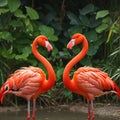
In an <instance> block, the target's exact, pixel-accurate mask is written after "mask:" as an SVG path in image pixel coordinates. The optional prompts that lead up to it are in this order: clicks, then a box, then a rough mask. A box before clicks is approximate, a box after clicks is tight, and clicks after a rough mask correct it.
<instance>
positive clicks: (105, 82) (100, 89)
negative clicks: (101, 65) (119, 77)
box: [73, 67, 114, 100]
mask: <svg viewBox="0 0 120 120" xmlns="http://www.w3.org/2000/svg"><path fill="white" fill-rule="evenodd" d="M73 79H74V80H75V82H76V85H77V86H78V89H79V94H82V95H83V96H85V97H87V99H91V100H93V99H94V97H98V96H101V95H104V94H107V93H109V92H111V91H112V90H114V83H113V81H112V80H111V78H110V77H109V76H108V75H107V73H105V72H102V71H101V70H100V69H98V68H92V67H81V68H79V69H78V70H77V71H76V72H75V73H74V76H73Z"/></svg>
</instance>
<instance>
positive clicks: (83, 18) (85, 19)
mask: <svg viewBox="0 0 120 120" xmlns="http://www.w3.org/2000/svg"><path fill="white" fill-rule="evenodd" d="M79 18H80V21H81V23H82V25H84V26H89V24H90V22H89V19H88V18H87V16H84V15H80V16H79Z"/></svg>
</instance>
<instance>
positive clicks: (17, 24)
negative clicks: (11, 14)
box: [10, 19, 23, 27]
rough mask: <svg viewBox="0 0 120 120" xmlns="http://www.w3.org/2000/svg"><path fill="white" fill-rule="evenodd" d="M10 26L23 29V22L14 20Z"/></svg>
mask: <svg viewBox="0 0 120 120" xmlns="http://www.w3.org/2000/svg"><path fill="white" fill-rule="evenodd" d="M10 25H11V26H13V27H22V26H23V23H22V21H20V20H19V19H18V20H12V21H11V22H10Z"/></svg>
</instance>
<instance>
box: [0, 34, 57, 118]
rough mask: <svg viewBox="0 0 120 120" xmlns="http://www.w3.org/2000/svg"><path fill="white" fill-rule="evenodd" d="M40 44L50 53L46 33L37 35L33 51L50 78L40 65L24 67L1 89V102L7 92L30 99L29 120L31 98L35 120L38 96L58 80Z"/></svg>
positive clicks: (50, 48) (50, 46) (50, 47)
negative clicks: (41, 50)
mask: <svg viewBox="0 0 120 120" xmlns="http://www.w3.org/2000/svg"><path fill="white" fill-rule="evenodd" d="M38 44H39V45H41V46H43V47H45V48H46V49H47V51H48V52H49V53H50V52H51V51H52V49H53V48H52V45H51V44H50V43H49V41H48V38H47V37H46V36H44V35H40V36H38V37H36V38H35V40H34V41H33V44H32V52H33V54H34V56H35V57H36V58H37V59H38V60H39V61H40V62H41V63H42V64H43V65H44V66H45V68H46V69H47V71H48V79H47V78H46V75H45V73H44V71H43V70H42V69H40V68H38V67H33V66H29V67H22V68H20V69H18V70H16V71H15V72H14V73H13V74H12V75H11V76H10V77H9V78H8V79H7V80H6V82H5V83H4V84H3V85H2V87H1V89H0V102H1V103H2V102H3V98H4V96H5V94H15V95H16V96H20V97H23V98H25V99H26V100H27V101H28V108H27V118H26V119H27V120H30V100H31V99H33V110H32V120H35V116H36V115H35V109H36V98H37V96H38V95H40V94H42V93H44V92H46V91H48V90H49V89H51V88H52V87H53V86H54V84H55V81H56V75H55V72H54V70H53V67H52V66H51V64H50V63H49V62H48V60H47V59H46V58H45V57H43V56H42V55H41V54H40V53H39V52H38V50H37V45H38Z"/></svg>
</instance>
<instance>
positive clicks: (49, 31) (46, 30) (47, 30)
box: [39, 25, 58, 41]
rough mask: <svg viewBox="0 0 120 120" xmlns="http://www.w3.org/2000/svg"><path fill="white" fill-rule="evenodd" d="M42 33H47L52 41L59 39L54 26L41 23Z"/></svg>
mask: <svg viewBox="0 0 120 120" xmlns="http://www.w3.org/2000/svg"><path fill="white" fill-rule="evenodd" d="M39 30H40V33H41V34H42V35H45V36H47V37H48V39H49V40H51V41H57V40H58V37H57V36H56V35H54V33H55V31H54V29H53V28H52V27H49V26H46V25H40V26H39Z"/></svg>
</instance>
